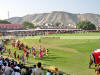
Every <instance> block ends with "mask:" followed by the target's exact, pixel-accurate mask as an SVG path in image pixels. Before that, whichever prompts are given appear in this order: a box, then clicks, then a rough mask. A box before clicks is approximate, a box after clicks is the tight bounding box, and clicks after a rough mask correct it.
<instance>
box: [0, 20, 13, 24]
mask: <svg viewBox="0 0 100 75" xmlns="http://www.w3.org/2000/svg"><path fill="white" fill-rule="evenodd" d="M0 24H11V23H10V22H8V21H6V20H0Z"/></svg>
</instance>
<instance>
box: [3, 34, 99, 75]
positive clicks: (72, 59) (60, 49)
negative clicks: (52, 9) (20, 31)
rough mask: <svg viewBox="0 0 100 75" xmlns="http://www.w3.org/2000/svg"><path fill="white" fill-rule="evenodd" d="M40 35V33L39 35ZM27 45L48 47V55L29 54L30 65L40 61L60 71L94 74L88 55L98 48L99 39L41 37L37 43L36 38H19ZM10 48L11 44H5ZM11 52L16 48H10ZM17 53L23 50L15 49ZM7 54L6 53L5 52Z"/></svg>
mask: <svg viewBox="0 0 100 75" xmlns="http://www.w3.org/2000/svg"><path fill="white" fill-rule="evenodd" d="M41 36H42V35H41ZM46 36H100V33H82V34H81V33H76V34H49V35H46ZM20 40H21V41H22V42H23V43H25V44H27V45H28V46H29V47H31V46H32V45H34V46H35V48H36V51H37V52H38V50H39V46H40V45H41V46H42V48H44V47H45V48H48V49H49V56H48V57H46V56H44V57H43V58H42V59H40V58H38V55H37V58H36V59H34V58H33V56H32V54H31V55H30V58H29V61H30V63H31V64H30V65H32V64H34V63H37V62H38V61H40V62H42V63H43V64H44V66H49V65H51V66H55V67H58V69H59V70H60V71H63V72H65V73H69V74H71V75H94V74H95V71H94V69H88V64H89V55H90V53H91V52H92V51H93V50H94V49H99V48H100V39H42V40H41V43H39V40H38V39H20ZM7 48H11V45H10V44H9V45H7ZM11 50H12V53H13V52H14V51H15V50H16V49H14V48H11ZM16 51H17V54H20V55H21V54H22V53H23V51H19V50H16ZM5 55H7V53H5Z"/></svg>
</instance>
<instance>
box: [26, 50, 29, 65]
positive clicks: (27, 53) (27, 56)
mask: <svg viewBox="0 0 100 75" xmlns="http://www.w3.org/2000/svg"><path fill="white" fill-rule="evenodd" d="M26 58H27V63H28V58H29V50H27V51H26Z"/></svg>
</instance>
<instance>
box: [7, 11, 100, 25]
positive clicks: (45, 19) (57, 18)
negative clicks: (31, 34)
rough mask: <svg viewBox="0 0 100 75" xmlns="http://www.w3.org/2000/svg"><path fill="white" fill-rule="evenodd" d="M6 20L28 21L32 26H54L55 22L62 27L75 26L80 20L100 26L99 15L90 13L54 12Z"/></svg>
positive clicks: (12, 21) (15, 21)
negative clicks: (48, 24) (50, 24)
mask: <svg viewBox="0 0 100 75" xmlns="http://www.w3.org/2000/svg"><path fill="white" fill-rule="evenodd" d="M7 20H8V21H9V22H11V23H14V24H21V23H22V22H23V21H29V22H32V23H34V24H41V25H42V24H45V23H52V24H55V23H57V22H59V23H62V24H64V25H68V24H76V23H77V22H79V21H82V20H89V21H91V22H92V23H94V24H96V25H100V15H98V14H91V13H86V14H72V13H68V12H61V11H54V12H52V13H40V14H32V15H26V16H23V17H13V18H10V19H7Z"/></svg>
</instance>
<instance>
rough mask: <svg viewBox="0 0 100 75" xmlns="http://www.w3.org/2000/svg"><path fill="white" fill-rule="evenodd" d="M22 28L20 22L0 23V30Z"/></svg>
mask: <svg viewBox="0 0 100 75" xmlns="http://www.w3.org/2000/svg"><path fill="white" fill-rule="evenodd" d="M19 29H23V27H22V25H21V24H0V30H19Z"/></svg>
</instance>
